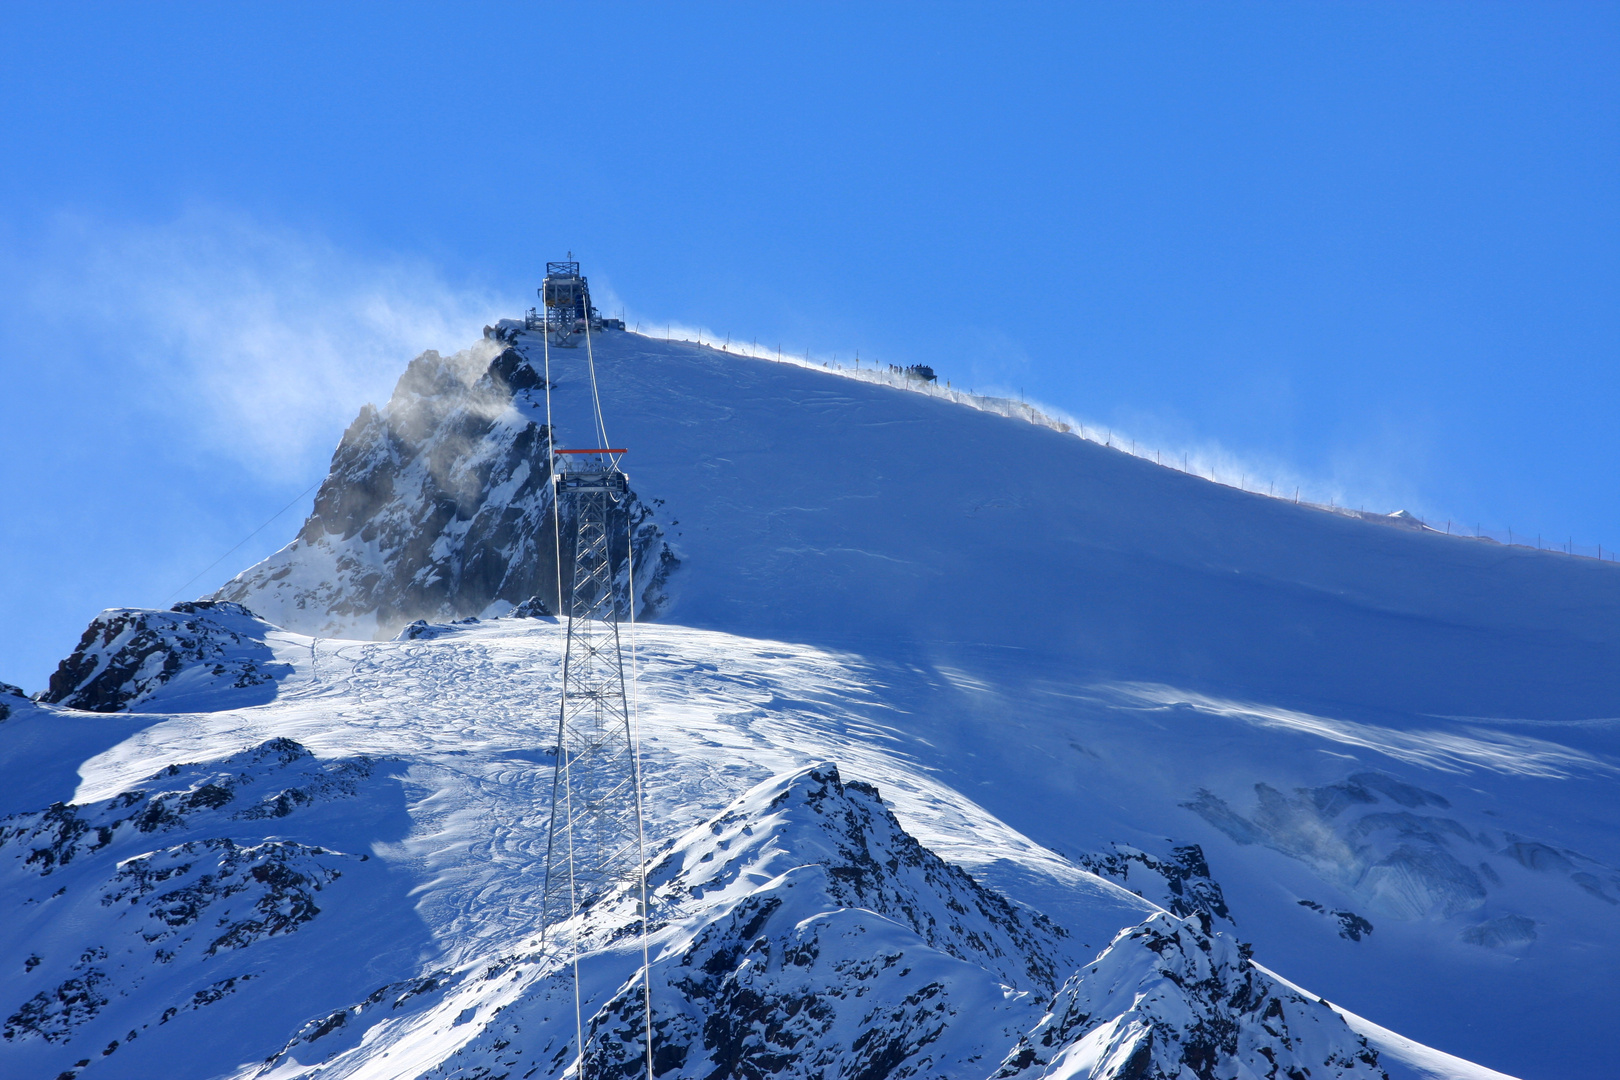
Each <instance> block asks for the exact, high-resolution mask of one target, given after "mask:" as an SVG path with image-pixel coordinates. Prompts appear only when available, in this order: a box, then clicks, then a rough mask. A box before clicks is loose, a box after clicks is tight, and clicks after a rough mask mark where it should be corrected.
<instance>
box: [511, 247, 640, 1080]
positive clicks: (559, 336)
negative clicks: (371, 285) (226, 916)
mask: <svg viewBox="0 0 1620 1080" xmlns="http://www.w3.org/2000/svg"><path fill="white" fill-rule="evenodd" d="M546 271H547V273H546V279H545V284H544V285H542V286H541V288H540V290H539V291H540V295H541V296H542V298H544V299H546V301H547V305H548V308H547V316H548V318H547V319H546V320H545V325H544V331H545V333H544V341H545V368H546V370H545V382H546V429H547V431H548V432H549V433H550V434H549V437H548V442H549V454H550V463H551V478H552V485H553V491H552V494H553V498H552V518H551V520H552V529H553V540H554V541H555V550H556V552H557V598H558V604H557V606H558V612H559V614H560V615H561V616H562V617H563V618H564V619H565V620H566V622H567V633H566V638H565V642H564V646H563V662H562V688H561V693H560V695H559V699H558V702H557V750H556V755H557V756H556V765H555V768H554V771H553V774H552V785H551V824H550V828H549V830H548V832H547V836H546V869H545V878H544V885H543V891H542V896H541V930H540V945H541V948H542V949H544V948H545V946H546V942H547V938H548V935H550V932H551V931H552V930H553V929H554V928H555V927H557V926H558V925H560V924H562V923H565V922H568V921H569V920H571V919H574V918H576V917H578V916H580V915H582V914H583V913H585V912H586V911H587V910H588V909H589V908H590V907H591V906H592V905H594V904H595V903H597V902H598V901H600V900H603V899H604V898H606V897H608V896H610V895H612V894H614V893H615V892H617V891H619V890H621V889H628V890H631V891H632V892H633V893H634V894H635V896H636V900H637V911H638V914H639V916H640V920H641V934H642V968H641V981H642V1004H643V1008H644V1011H645V1029H646V1067H647V1072H646V1075H647V1077H648V1078H649V1080H651V1077H652V1075H653V1069H652V1064H653V1057H652V989H651V986H650V985H649V982H648V969H647V965H648V948H647V916H648V907H647V876H646V832H645V829H644V827H643V820H642V798H641V794H642V789H641V755H640V746H639V743H638V732H637V722H636V717H635V715H634V714H633V712H632V711H631V708H630V700H631V698H630V696H629V695H627V694H626V680H625V664H624V652H623V648H622V643H621V641H620V635H619V603H620V601H619V590H618V588H617V575H616V574H615V573H614V569H613V557H612V549H613V541H614V540H615V539H617V537H618V535H619V533H620V524H621V521H622V523H623V533H624V535H626V536H627V537H628V536H629V531H630V524H629V515H628V513H627V510H628V502H629V497H630V480H629V477H627V476H626V475H625V473H624V472H623V471H622V470H621V469H620V468H619V462H620V460H621V459H622V458H623V456H624V455H625V454H626V453H627V451H626V450H625V449H624V448H622V447H613V446H611V444H609V442H608V439H607V430H606V426H605V424H604V422H603V419H602V402H601V397H600V395H599V394H598V392H597V381H596V358H595V354H594V352H593V350H592V346H591V330H592V326H591V323H592V318H591V316H592V315H594V313H595V310H594V309H593V308H592V307H591V304H590V294H589V292H588V291H586V290H585V279H584V278H582V277H581V276H580V274H579V264H578V263H575V262H569V263H547V264H546ZM554 297H555V298H558V299H565V300H566V306H564V305H562V304H559V305H557V306H558V307H559V308H562V309H563V312H562V313H563V315H564V316H565V317H566V320H567V325H566V327H564V326H563V325H558V324H554V323H553V320H552V319H551V318H550V316H551V314H552V311H553V308H552V306H551V301H552V299H553V298H554ZM576 313H583V317H579V318H577V319H576V318H575V316H576ZM576 333H577V334H579V335H581V336H582V337H583V340H584V342H585V363H586V370H587V372H588V374H589V380H590V389H591V406H592V407H591V416H590V421H589V424H590V428H591V429H592V430H591V439H592V441H594V442H595V445H594V446H592V447H587V448H584V449H567V450H563V449H558V448H557V439H556V430H557V429H556V427H555V425H554V423H553V420H552V412H551V385H552V383H551V348H552V345H553V344H554V336H555V339H556V340H555V343H556V344H563V345H569V346H571V345H572V344H573V343H572V341H571V340H570V339H571V338H572V336H573V335H574V334H576ZM565 500H566V502H567V504H568V509H569V513H568V515H567V517H568V519H569V521H570V523H571V527H572V529H573V545H572V550H573V558H572V560H571V562H572V566H571V567H570V570H569V574H568V576H567V577H568V590H567V592H564V590H563V583H564V573H563V555H562V552H563V546H562V528H563V516H564V515H563V503H564V501H565ZM626 559H627V561H628V562H630V563H631V564H632V566H631V569H630V576H629V585H630V589H629V595H628V597H627V598H626V607H627V609H628V612H629V618H630V633H631V637H632V645H633V640H634V634H635V602H636V598H635V585H634V567H633V563H634V559H635V550H634V545H633V543H632V544H631V545H630V546H629V548H628V549H627V554H626ZM632 656H633V653H632ZM552 940H553V942H555V938H554V937H553V938H552ZM572 966H573V976H574V1028H575V1039H576V1046H577V1048H578V1051H579V1057H578V1060H577V1066H578V1068H577V1072H576V1073H575V1075H576V1076H577V1077H578V1078H579V1080H593V1078H594V1077H596V1076H598V1075H605V1072H604V1070H605V1069H607V1068H611V1069H612V1071H613V1073H614V1075H616V1076H620V1077H623V1076H626V1075H633V1074H626V1073H625V1072H624V1070H623V1065H622V1064H619V1063H617V1062H614V1063H609V1062H606V1061H601V1060H600V1058H601V1051H602V1049H603V1048H602V1047H598V1046H594V1045H592V1040H591V1039H590V1038H589V1037H588V1036H587V1034H586V1031H585V1018H584V1016H583V1007H582V1002H581V997H582V995H581V992H580V982H579V954H578V949H577V948H576V949H575V952H574V956H573V959H572Z"/></svg>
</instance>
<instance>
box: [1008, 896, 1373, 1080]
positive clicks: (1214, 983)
mask: <svg viewBox="0 0 1620 1080" xmlns="http://www.w3.org/2000/svg"><path fill="white" fill-rule="evenodd" d="M1384 1075H1385V1073H1384V1070H1383V1069H1382V1068H1381V1067H1380V1066H1379V1062H1378V1054H1377V1053H1376V1052H1375V1051H1374V1050H1373V1049H1372V1048H1371V1047H1369V1046H1368V1045H1367V1043H1366V1041H1365V1040H1363V1039H1362V1038H1361V1037H1360V1036H1357V1035H1354V1034H1352V1033H1351V1032H1350V1031H1349V1030H1348V1029H1347V1028H1346V1027H1345V1023H1344V1019H1343V1018H1342V1017H1340V1016H1339V1014H1338V1013H1336V1012H1334V1011H1333V1010H1332V1009H1330V1008H1329V1007H1328V1006H1326V1005H1324V1004H1323V1003H1322V1002H1320V1001H1315V1000H1312V999H1309V998H1306V997H1304V996H1302V995H1301V994H1299V993H1296V992H1295V991H1294V990H1292V989H1290V988H1288V987H1286V986H1283V985H1281V984H1280V983H1278V982H1277V981H1276V980H1274V979H1271V978H1268V977H1267V976H1266V975H1265V974H1264V973H1263V972H1261V971H1260V970H1259V969H1257V968H1256V967H1255V966H1254V965H1253V964H1252V963H1250V962H1249V960H1248V958H1247V957H1246V956H1244V955H1243V949H1242V948H1241V947H1239V946H1238V945H1237V944H1235V943H1234V942H1233V941H1232V940H1231V939H1230V938H1228V937H1227V936H1226V935H1224V934H1211V933H1210V932H1209V922H1208V920H1207V919H1205V921H1204V922H1203V924H1202V925H1200V924H1199V923H1198V922H1197V921H1195V920H1191V919H1188V920H1182V919H1177V918H1176V917H1175V916H1173V915H1170V914H1168V913H1166V914H1162V915H1155V916H1154V917H1152V918H1151V919H1149V920H1147V921H1146V922H1144V923H1143V924H1142V925H1140V926H1137V927H1133V928H1131V929H1129V930H1125V931H1122V932H1121V933H1120V935H1119V937H1117V938H1115V939H1114V941H1113V943H1112V944H1111V945H1109V946H1108V948H1107V949H1106V950H1105V951H1104V952H1103V954H1102V955H1101V956H1099V957H1097V959H1096V960H1095V961H1093V962H1092V963H1090V964H1088V965H1086V967H1085V968H1084V969H1083V970H1081V971H1080V972H1078V973H1076V974H1075V975H1074V977H1073V978H1071V979H1070V980H1069V981H1068V982H1067V983H1065V984H1064V986H1063V989H1062V990H1060V991H1059V992H1058V994H1057V997H1056V999H1055V1000H1054V1001H1053V1003H1052V1007H1051V1010H1050V1011H1049V1012H1048V1013H1047V1015H1046V1016H1045V1017H1043V1018H1042V1020H1041V1022H1040V1023H1039V1024H1038V1025H1037V1026H1036V1027H1035V1029H1034V1030H1033V1031H1031V1032H1030V1033H1029V1034H1028V1035H1027V1036H1025V1037H1024V1038H1023V1039H1021V1040H1020V1041H1019V1044H1018V1046H1017V1047H1016V1048H1014V1050H1013V1051H1012V1053H1010V1054H1008V1055H1007V1058H1006V1060H1005V1061H1004V1062H1003V1063H1002V1066H1001V1068H1000V1069H999V1070H997V1071H996V1073H995V1077H996V1080H1038V1078H1045V1080H1068V1078H1076V1080H1078V1078H1086V1080H1188V1078H1190V1077H1196V1078H1197V1080H1225V1078H1227V1077H1234V1076H1238V1077H1256V1078H1259V1077H1264V1078H1265V1080H1283V1078H1287V1080H1295V1078H1300V1077H1323V1078H1325V1077H1332V1078H1349V1077H1366V1078H1372V1077H1383V1076H1384Z"/></svg>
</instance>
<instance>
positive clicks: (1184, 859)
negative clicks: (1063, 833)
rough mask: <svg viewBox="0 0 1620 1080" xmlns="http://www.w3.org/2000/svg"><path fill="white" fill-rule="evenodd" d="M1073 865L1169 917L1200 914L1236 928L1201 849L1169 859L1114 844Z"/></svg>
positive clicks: (1175, 852) (1179, 850)
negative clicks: (1148, 901) (1121, 889)
mask: <svg viewBox="0 0 1620 1080" xmlns="http://www.w3.org/2000/svg"><path fill="white" fill-rule="evenodd" d="M1075 861H1076V862H1077V863H1079V864H1080V865H1081V866H1082V867H1084V868H1085V869H1087V870H1089V871H1091V872H1092V873H1093V874H1096V875H1097V876H1098V877H1103V878H1107V879H1109V880H1110V881H1113V882H1115V883H1116V884H1119V885H1121V886H1123V887H1124V888H1127V889H1129V890H1130V891H1131V892H1133V893H1135V894H1136V895H1137V896H1140V897H1142V898H1143V899H1146V900H1151V901H1152V902H1153V903H1155V904H1158V905H1159V906H1160V907H1162V908H1164V909H1165V910H1166V911H1168V912H1170V913H1171V914H1172V915H1179V916H1181V917H1183V918H1186V917H1188V916H1193V915H1199V914H1203V915H1207V916H1209V917H1210V918H1211V919H1214V920H1215V921H1216V922H1217V923H1220V924H1223V925H1225V926H1233V925H1236V924H1235V923H1234V921H1233V919H1232V912H1231V910H1230V909H1228V908H1227V906H1226V897H1224V896H1223V895H1221V887H1220V885H1219V883H1217V882H1216V881H1215V879H1214V878H1212V877H1210V874H1209V863H1208V862H1206V861H1205V859H1204V849H1203V848H1201V847H1199V846H1198V845H1197V844H1186V845H1183V846H1181V847H1175V848H1172V849H1171V851H1170V854H1169V855H1168V856H1164V857H1160V856H1158V855H1153V854H1151V853H1149V852H1146V851H1142V850H1140V849H1138V848H1134V847H1131V846H1130V845H1129V844H1121V843H1115V844H1114V845H1112V849H1111V850H1109V851H1103V852H1096V853H1092V854H1088V855H1082V856H1080V857H1079V858H1078V859H1076V860H1075Z"/></svg>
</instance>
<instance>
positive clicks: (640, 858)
mask: <svg viewBox="0 0 1620 1080" xmlns="http://www.w3.org/2000/svg"><path fill="white" fill-rule="evenodd" d="M604 441H605V440H604ZM624 517H625V527H624V531H625V538H626V547H625V562H626V564H627V565H628V569H629V575H630V754H631V759H632V761H633V762H634V768H635V778H636V791H635V797H636V861H637V863H638V865H639V866H640V867H641V870H640V873H639V875H638V876H639V878H640V884H641V993H642V1005H643V1014H644V1016H645V1018H646V1031H647V1080H653V1029H652V964H651V961H650V959H649V957H650V952H649V950H648V947H647V924H648V923H649V922H651V921H652V906H651V905H650V904H649V903H648V902H647V834H646V829H645V828H644V827H643V823H642V813H641V696H640V688H639V684H640V669H639V668H638V666H637V652H636V533H635V522H634V520H633V519H632V518H631V515H630V514H629V513H628V512H626V514H625V516H624Z"/></svg>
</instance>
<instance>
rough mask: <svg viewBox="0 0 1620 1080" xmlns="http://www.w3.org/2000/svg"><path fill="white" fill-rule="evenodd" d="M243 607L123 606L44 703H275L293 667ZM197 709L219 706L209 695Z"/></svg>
mask: <svg viewBox="0 0 1620 1080" xmlns="http://www.w3.org/2000/svg"><path fill="white" fill-rule="evenodd" d="M273 629H274V627H272V626H270V625H269V624H267V623H266V622H264V620H262V619H260V618H259V617H258V616H257V615H255V614H254V613H253V612H251V611H249V610H247V609H246V608H244V607H243V606H242V605H240V604H233V603H214V602H210V601H196V602H185V603H179V604H176V605H174V607H173V608H172V609H171V610H169V611H146V610H141V609H136V608H118V609H113V610H111V611H104V612H102V613H101V614H100V615H98V616H97V617H96V618H95V619H94V620H92V621H91V623H90V626H89V627H88V628H87V629H86V630H85V632H84V636H83V637H81V638H80V639H79V645H78V648H76V649H74V651H73V655H72V656H69V657H68V658H67V659H66V660H64V661H62V663H61V666H60V667H58V668H57V669H56V672H55V673H54V674H53V675H52V676H51V684H50V688H49V689H48V690H47V691H46V692H45V693H44V694H43V695H41V697H40V700H41V701H46V702H50V703H52V704H56V705H65V706H67V707H68V708H72V709H84V710H87V711H89V712H122V711H126V710H130V709H133V708H135V707H137V706H140V705H142V704H143V703H147V702H149V701H150V700H151V699H152V698H153V697H154V696H156V695H158V694H159V693H160V692H161V693H162V695H163V697H164V706H165V707H167V708H170V709H176V710H183V709H185V708H187V705H186V704H185V702H184V699H185V697H186V696H187V695H201V696H206V695H209V694H210V693H211V692H212V691H214V690H218V689H223V688H232V689H237V690H254V691H257V693H255V694H251V695H247V696H239V697H238V701H239V703H241V704H244V705H245V704H252V703H254V702H256V701H259V700H267V699H268V698H269V697H270V696H272V695H273V694H274V692H275V687H274V680H275V679H276V678H277V677H278V676H280V675H284V674H285V673H286V672H288V671H289V670H291V669H290V668H289V667H288V666H287V665H286V664H283V663H277V662H276V660H275V657H274V655H273V653H272V651H271V649H270V647H269V646H268V645H267V644H266V643H265V635H266V634H267V633H268V632H269V631H271V630H273ZM200 702H201V698H199V699H198V704H197V706H196V707H202V708H216V707H218V702H217V700H215V699H212V698H208V701H207V704H200Z"/></svg>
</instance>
